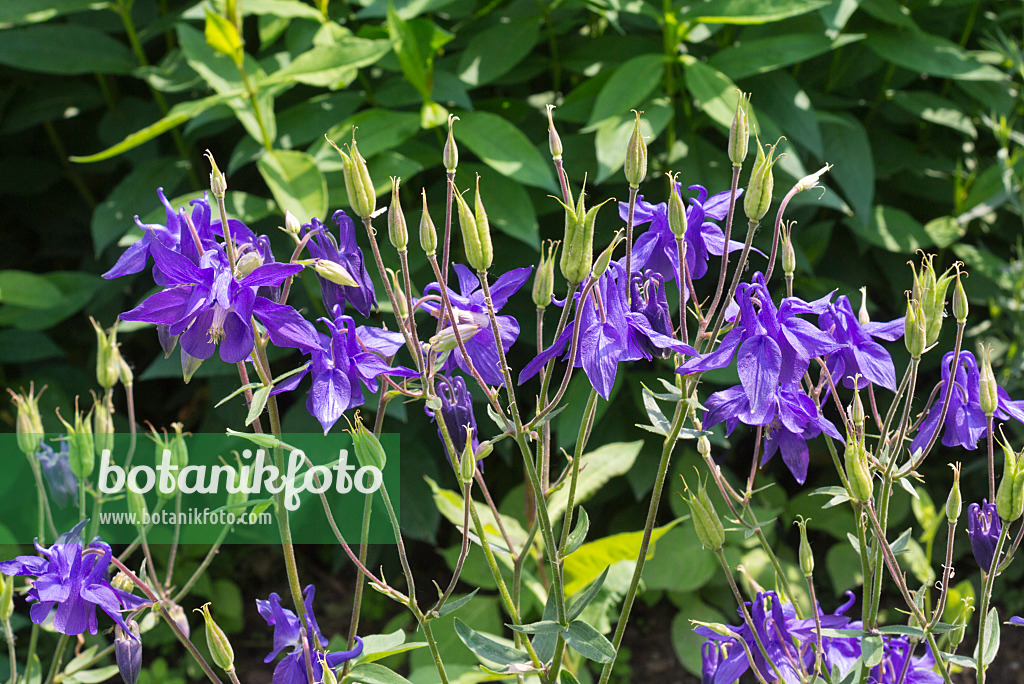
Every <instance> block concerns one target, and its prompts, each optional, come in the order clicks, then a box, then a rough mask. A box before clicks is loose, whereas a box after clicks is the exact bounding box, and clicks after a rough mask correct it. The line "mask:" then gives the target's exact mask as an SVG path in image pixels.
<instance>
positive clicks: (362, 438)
mask: <svg viewBox="0 0 1024 684" xmlns="http://www.w3.org/2000/svg"><path fill="white" fill-rule="evenodd" d="M351 433H352V446H353V448H354V449H355V452H356V460H357V461H359V465H360V466H373V467H375V468H378V469H379V470H384V465H385V464H386V463H387V461H388V455H387V452H385V451H384V446H383V445H382V444H381V443H380V439H378V438H377V435H375V434H373V433H372V432H370V431H369V430H367V429H366V426H365V425H363V421H362V420H361V419H360V418H359V417H358V415H357V416H356V422H355V425H353V426H352V430H351Z"/></svg>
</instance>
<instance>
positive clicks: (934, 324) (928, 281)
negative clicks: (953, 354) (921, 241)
mask: <svg viewBox="0 0 1024 684" xmlns="http://www.w3.org/2000/svg"><path fill="white" fill-rule="evenodd" d="M933 259H934V255H931V254H928V255H924V256H922V257H921V268H920V269H919V270H918V269H914V297H915V298H916V299H917V300H918V301H920V302H921V310H922V311H923V312H924V316H923V318H924V325H925V338H924V340H925V342H924V344H925V348H926V349H927V348H928V347H931V346H932V345H933V344H935V342H936V341H938V339H939V331H940V330H941V329H942V317H943V316H945V308H946V292H947V291H948V290H949V285H950V283H952V282H953V279H954V278H955V277H956V276H954V275H951V273H952V271H953V268H952V267H951V268H949V269H947V270H946V272H945V273H943V274H942V275H941V276H937V275H936V274H935V267H934V265H933V264H932V260H933Z"/></svg>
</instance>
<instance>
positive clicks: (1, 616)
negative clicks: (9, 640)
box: [0, 575, 14, 623]
mask: <svg viewBox="0 0 1024 684" xmlns="http://www.w3.org/2000/svg"><path fill="white" fill-rule="evenodd" d="M12 615H14V577H8V576H7V575H0V622H4V623H6V622H7V621H8V620H10V619H11V616H12Z"/></svg>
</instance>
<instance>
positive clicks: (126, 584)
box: [110, 570, 135, 594]
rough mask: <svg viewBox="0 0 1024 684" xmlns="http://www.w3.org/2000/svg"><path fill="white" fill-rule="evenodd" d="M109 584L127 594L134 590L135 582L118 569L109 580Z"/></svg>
mask: <svg viewBox="0 0 1024 684" xmlns="http://www.w3.org/2000/svg"><path fill="white" fill-rule="evenodd" d="M110 586H112V587H114V588H115V589H120V590H121V591H127V592H128V593H129V594H131V593H133V592H134V591H135V582H132V580H131V578H130V577H128V575H126V574H125V573H124V572H123V571H121V570H118V571H117V574H116V575H114V577H113V579H111V580H110Z"/></svg>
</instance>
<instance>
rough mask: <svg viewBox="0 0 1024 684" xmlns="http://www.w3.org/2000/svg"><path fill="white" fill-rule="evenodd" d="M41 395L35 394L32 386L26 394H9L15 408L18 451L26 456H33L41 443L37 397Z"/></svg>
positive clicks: (40, 420) (41, 427) (40, 422)
mask: <svg viewBox="0 0 1024 684" xmlns="http://www.w3.org/2000/svg"><path fill="white" fill-rule="evenodd" d="M43 389H44V390H45V389H46V388H45V387H44V388H43ZM9 391H10V390H9ZM42 394H43V393H42V392H40V393H39V394H36V393H35V387H34V386H33V385H29V390H28V394H25V392H24V391H22V392H13V391H12V392H11V398H12V399H13V401H14V405H15V407H16V408H17V417H16V418H15V424H14V430H15V433H16V436H17V440H18V449H20V450H21V453H23V454H25V455H26V456H35V455H36V453H37V452H38V451H39V447H40V444H41V443H42V441H43V419H42V417H41V416H40V415H39V397H40V396H41V395H42Z"/></svg>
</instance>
